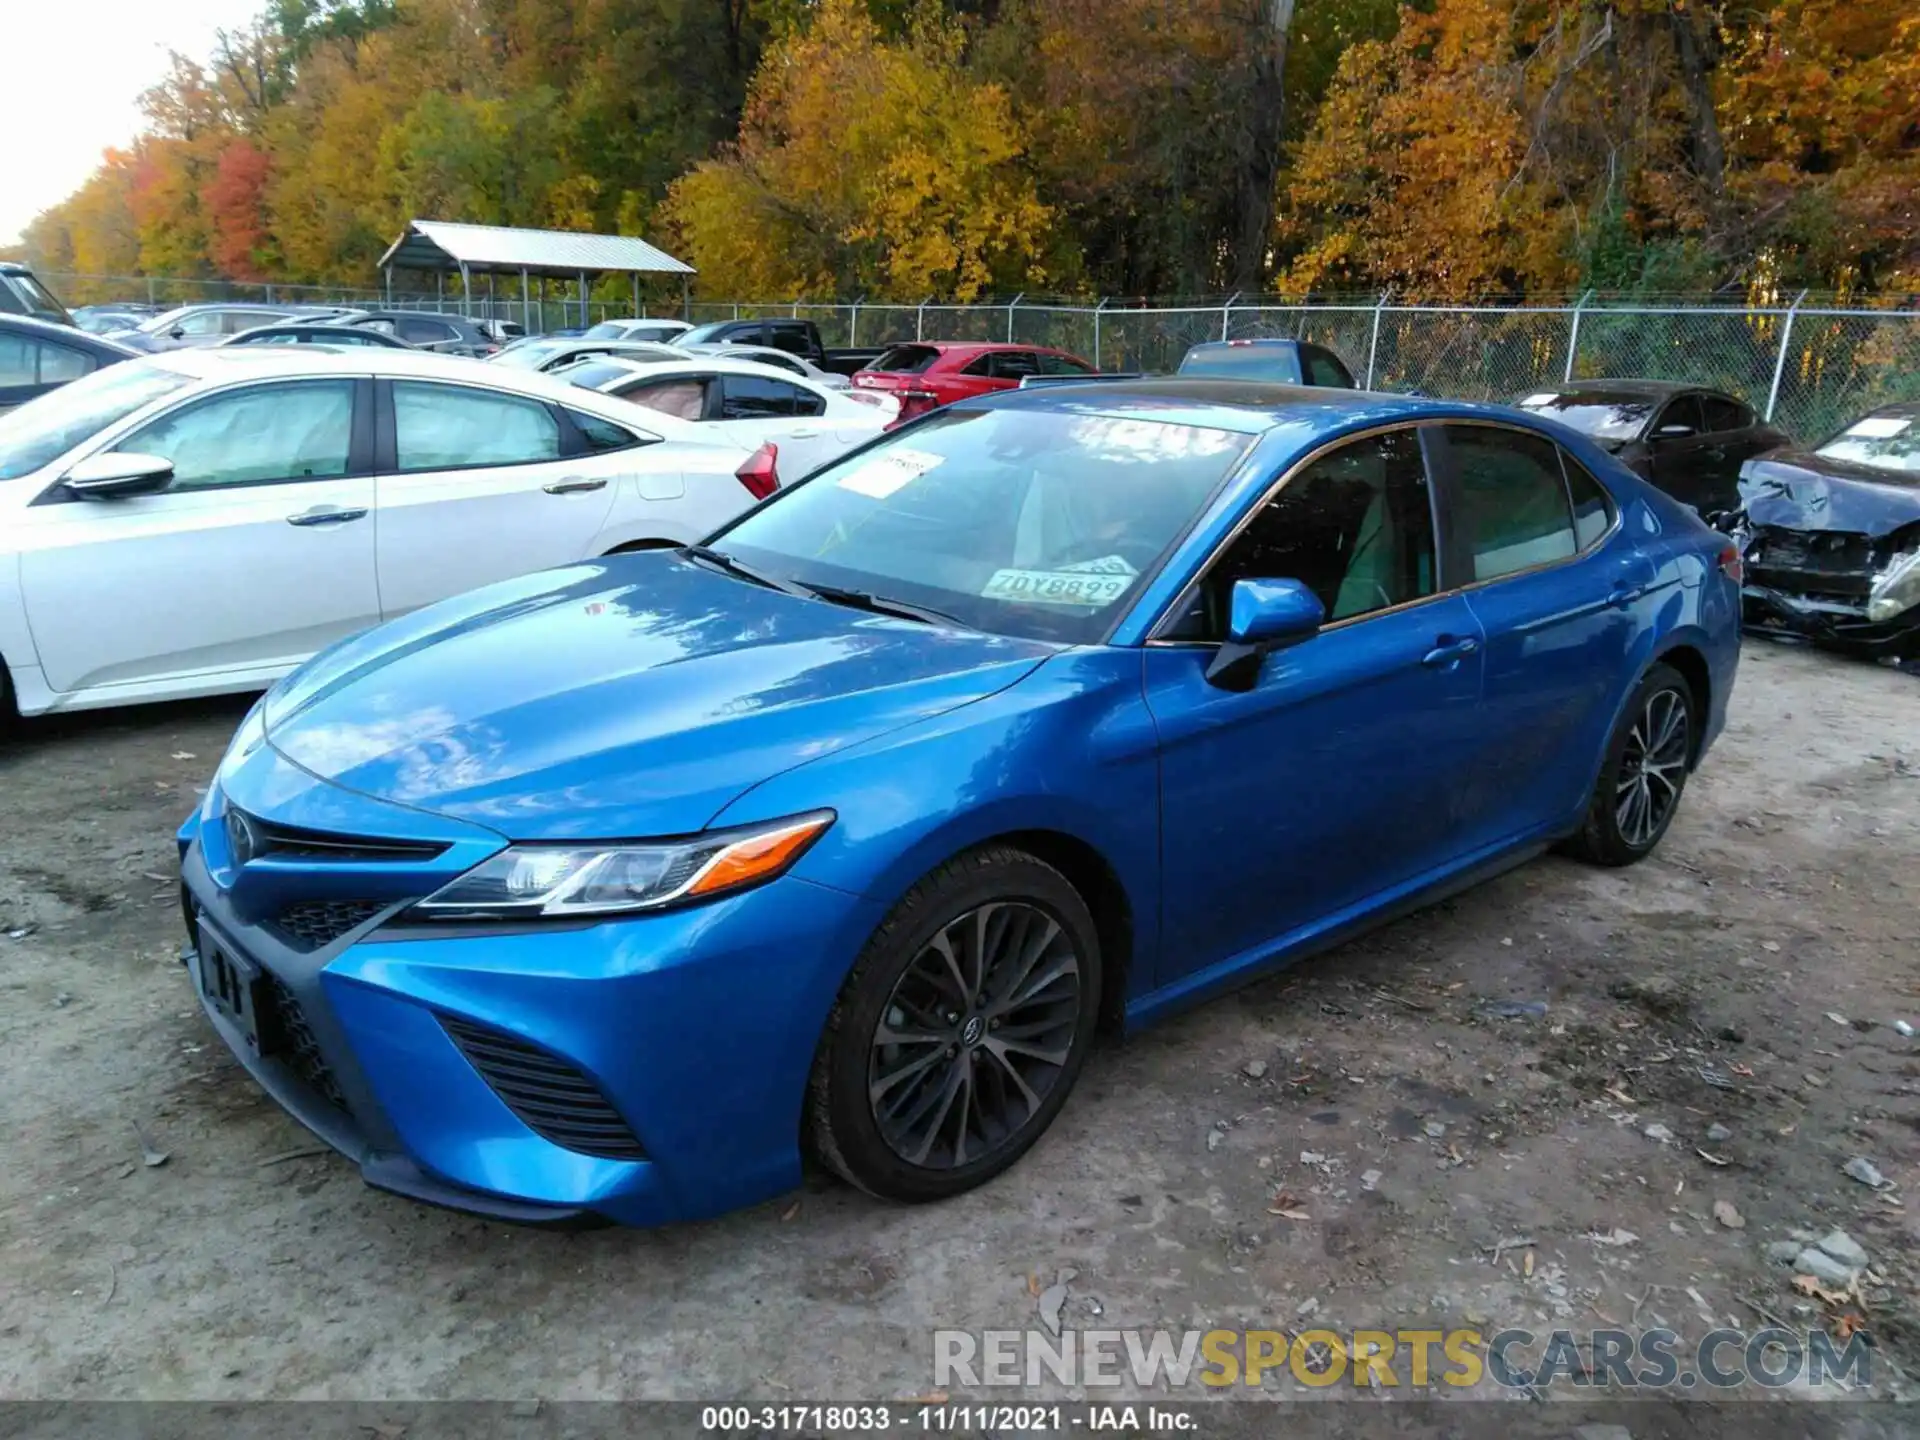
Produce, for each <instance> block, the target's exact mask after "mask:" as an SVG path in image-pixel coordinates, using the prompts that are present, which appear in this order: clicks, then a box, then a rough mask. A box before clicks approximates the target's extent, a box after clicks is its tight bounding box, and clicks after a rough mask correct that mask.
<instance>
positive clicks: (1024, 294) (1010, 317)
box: [1007, 290, 1027, 345]
mask: <svg viewBox="0 0 1920 1440" xmlns="http://www.w3.org/2000/svg"><path fill="white" fill-rule="evenodd" d="M1026 298H1027V292H1026V291H1024V290H1022V291H1021V292H1020V293H1019V294H1018V295H1016V296H1014V297H1013V299H1011V300H1009V301H1008V302H1007V343H1008V344H1009V345H1011V344H1013V312H1014V309H1015V307H1016V306H1018V305H1019V303H1020V302H1021V301H1022V300H1024V299H1026Z"/></svg>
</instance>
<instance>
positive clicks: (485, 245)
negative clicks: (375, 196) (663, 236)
mask: <svg viewBox="0 0 1920 1440" xmlns="http://www.w3.org/2000/svg"><path fill="white" fill-rule="evenodd" d="M380 263H381V264H382V265H383V266H384V265H395V266H398V267H400V268H401V269H403V270H455V269H458V268H459V267H460V265H461V264H463V263H464V264H466V265H468V266H470V267H472V268H474V269H477V270H516V271H517V270H525V271H528V272H529V273H531V274H548V275H577V274H579V273H580V272H581V271H582V270H585V271H587V272H589V273H590V274H591V273H600V272H609V271H619V272H621V273H623V274H629V273H633V272H636V271H638V272H640V273H643V274H656V275H658V274H666V275H691V274H693V273H694V270H693V267H692V266H691V265H687V264H684V263H682V262H681V261H679V260H676V259H674V258H673V256H671V255H669V254H667V252H666V251H664V250H660V249H656V248H655V247H654V246H652V245H649V244H648V243H647V242H646V241H644V240H641V239H639V238H637V237H636V236H632V235H583V234H581V233H579V232H578V231H573V230H521V229H516V228H513V227H511V226H506V225H460V224H455V223H454V222H453V221H450V220H415V221H414V222H413V223H412V224H410V225H408V226H407V233H406V234H404V235H402V236H401V237H400V238H399V239H398V240H396V241H394V242H393V244H392V245H391V246H389V247H388V249H387V253H386V254H384V255H382V256H381V257H380Z"/></svg>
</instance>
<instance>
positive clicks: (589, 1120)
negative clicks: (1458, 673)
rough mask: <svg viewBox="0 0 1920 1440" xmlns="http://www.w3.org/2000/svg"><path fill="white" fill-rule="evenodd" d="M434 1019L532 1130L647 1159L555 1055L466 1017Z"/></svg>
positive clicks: (577, 1146) (608, 1154) (559, 1141)
mask: <svg viewBox="0 0 1920 1440" xmlns="http://www.w3.org/2000/svg"><path fill="white" fill-rule="evenodd" d="M440 1023H441V1025H442V1026H444V1027H445V1029H446V1032H447V1034H448V1036H450V1037H451V1038H452V1040H453V1043H454V1044H455V1045H457V1046H459V1047H460V1053H461V1054H462V1055H464V1056H466V1057H467V1061H468V1063H469V1064H471V1065H472V1066H473V1068H474V1069H475V1070H477V1071H479V1072H480V1078H481V1079H483V1080H485V1081H486V1082H487V1084H488V1085H489V1086H491V1087H492V1089H493V1093H494V1094H496V1095H498V1096H499V1097H500V1099H501V1101H502V1102H503V1103H504V1104H505V1105H506V1107H507V1108H508V1109H509V1110H511V1111H513V1113H514V1114H515V1115H516V1116H517V1117H518V1118H519V1120H520V1123H521V1124H523V1125H525V1126H526V1127H527V1128H528V1129H529V1130H531V1131H533V1133H534V1134H536V1135H538V1136H540V1137H541V1138H542V1139H544V1140H551V1141H552V1142H553V1143H554V1144H556V1145H560V1146H563V1147H565V1148H566V1149H568V1150H577V1151H579V1152H580V1153H581V1154H582V1155H594V1156H598V1157H599V1158H600V1159H603V1160H644V1159H646V1158H647V1152H646V1151H645V1150H644V1149H643V1148H641V1145H640V1138H639V1137H638V1136H637V1135H635V1134H634V1133H633V1131H632V1129H631V1128H629V1126H628V1125H627V1122H626V1121H625V1120H622V1119H621V1118H620V1112H619V1111H618V1110H615V1109H614V1108H613V1105H612V1102H610V1101H609V1100H608V1099H607V1097H606V1096H605V1095H602V1094H601V1093H600V1089H599V1087H598V1086H597V1085H595V1084H594V1083H593V1081H591V1080H589V1079H588V1078H587V1077H586V1076H585V1075H584V1074H582V1073H581V1072H580V1071H579V1070H577V1069H575V1068H574V1067H573V1066H572V1065H569V1064H568V1063H567V1062H566V1061H565V1060H562V1059H561V1058H560V1057H559V1056H557V1055H550V1054H548V1053H547V1052H546V1051H545V1050H542V1049H540V1048H539V1047H538V1046H536V1045H529V1044H528V1043H527V1042H526V1041H524V1040H520V1039H517V1038H515V1037H514V1036H512V1035H503V1034H502V1033H501V1032H499V1031H498V1030H490V1029H488V1028H487V1027H486V1026H484V1025H475V1024H474V1023H473V1022H472V1021H470V1020H455V1019H452V1018H451V1017H448V1016H444V1015H443V1016H441V1018H440Z"/></svg>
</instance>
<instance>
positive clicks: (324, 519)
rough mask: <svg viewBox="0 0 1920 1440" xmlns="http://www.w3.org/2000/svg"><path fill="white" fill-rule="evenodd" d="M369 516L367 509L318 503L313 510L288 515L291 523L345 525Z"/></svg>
mask: <svg viewBox="0 0 1920 1440" xmlns="http://www.w3.org/2000/svg"><path fill="white" fill-rule="evenodd" d="M366 518H367V512H366V511H365V510H343V509H342V508H341V507H340V506H338V505H316V506H314V507H313V508H312V509H311V510H302V511H301V512H300V513H299V514H298V515H289V516H287V523H288V524H289V525H345V524H346V523H348V522H349V521H351V520H364V519H366Z"/></svg>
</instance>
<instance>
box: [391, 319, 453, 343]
mask: <svg viewBox="0 0 1920 1440" xmlns="http://www.w3.org/2000/svg"><path fill="white" fill-rule="evenodd" d="M395 328H396V329H397V330H398V331H399V332H400V338H401V339H402V340H405V341H406V342H407V343H408V344H409V345H438V344H440V343H441V342H442V341H445V340H452V339H454V338H456V334H455V331H454V328H453V327H452V326H451V325H449V324H447V322H446V321H444V320H416V319H414V318H413V317H412V316H407V317H405V318H403V319H401V320H399V321H396V322H395Z"/></svg>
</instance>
